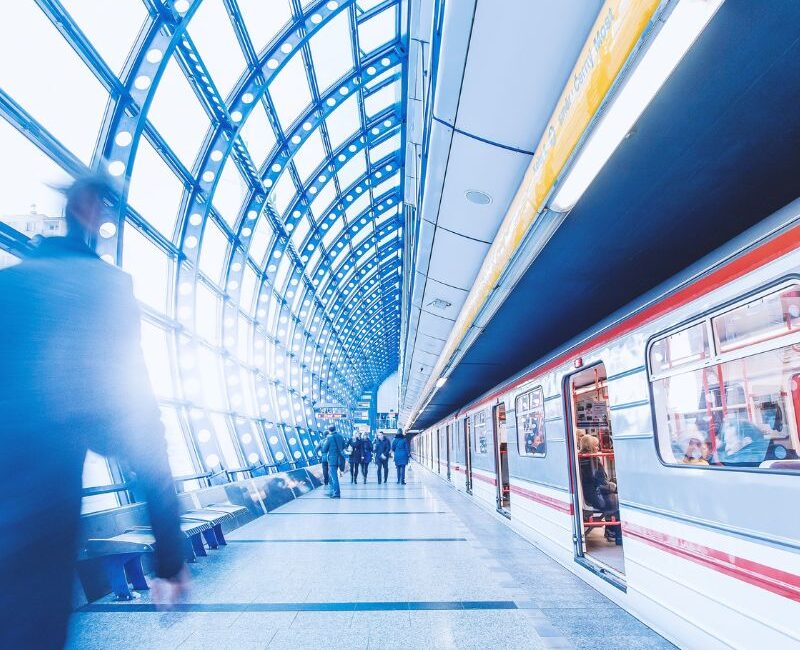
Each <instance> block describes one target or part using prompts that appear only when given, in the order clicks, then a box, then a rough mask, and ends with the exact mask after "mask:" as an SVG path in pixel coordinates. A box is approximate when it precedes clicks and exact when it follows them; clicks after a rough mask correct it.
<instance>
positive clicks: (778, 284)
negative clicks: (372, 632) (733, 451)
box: [644, 274, 800, 476]
mask: <svg viewBox="0 0 800 650" xmlns="http://www.w3.org/2000/svg"><path fill="white" fill-rule="evenodd" d="M793 286H795V287H797V288H798V289H799V290H800V275H798V274H788V275H784V276H781V277H780V278H778V279H776V280H775V281H773V282H770V283H768V284H762V285H760V286H758V287H756V288H754V289H752V290H750V291H747V292H746V293H744V294H741V295H739V296H737V297H735V298H731V299H729V300H725V301H723V302H720V303H719V304H717V305H714V306H708V307H707V308H706V309H704V310H702V311H701V312H699V313H698V314H695V315H693V316H691V317H689V318H687V319H686V320H684V321H681V322H680V323H678V324H677V325H675V326H673V327H670V328H666V329H663V330H660V331H658V332H656V333H655V334H653V335H652V336H650V337H649V338H648V340H647V342H646V344H645V350H644V356H645V367H646V368H647V379H648V381H647V384H648V395H649V399H650V415H651V421H652V428H653V440H654V445H655V450H656V457H657V459H658V461H659V463H661V465H662V466H664V467H667V468H683V469H689V470H695V469H696V470H710V471H727V472H747V473H751V474H752V473H756V474H779V475H783V476H797V475H798V474H800V471H798V470H796V469H783V468H773V467H760V466H741V465H711V464H708V465H703V464H685V463H679V462H669V461H667V460H665V457H664V455H663V453H662V449H661V444H660V436H659V426H658V413H657V409H656V400H655V392H654V388H655V383H656V382H657V381H659V380H663V379H665V378H668V377H673V376H677V375H681V374H685V373H687V372H691V371H697V370H699V369H702V368H706V367H718V366H724V365H725V364H727V363H729V362H731V361H737V360H742V359H747V358H750V357H754V356H757V355H759V354H762V353H764V352H770V351H776V350H780V349H781V348H786V347H790V346H794V345H797V344H800V330H798V332H797V333H796V334H791V335H785V336H777V337H773V338H771V339H768V340H765V341H762V342H760V343H757V344H754V345H751V346H741V347H737V348H735V349H733V350H729V351H726V352H724V353H722V352H720V351H719V350H718V347H717V337H716V333H715V331H714V328H713V325H712V320H713V319H714V318H717V317H719V316H722V315H724V314H726V313H729V312H731V311H733V310H735V309H738V308H740V307H743V306H745V305H746V304H748V303H749V302H754V301H756V300H761V299H763V298H764V297H766V296H768V295H770V294H773V293H779V292H782V291H785V290H786V289H788V288H790V287H793ZM701 322H705V326H706V328H707V336H708V341H709V345H710V346H711V354H710V356H709V358H708V359H706V360H704V361H703V363H700V364H697V365H695V366H688V365H687V366H684V367H681V368H680V369H679V370H675V371H672V372H662V373H654V372H653V370H652V365H651V361H650V354H651V350H652V347H653V345H654V344H655V343H657V342H658V341H660V340H662V339H664V338H666V337H668V336H671V335H673V334H676V333H678V332H680V331H682V330H686V329H689V328H690V327H693V326H695V325H697V324H698V323H701ZM798 437H800V431H798ZM798 451H800V448H798ZM762 462H763V461H762Z"/></svg>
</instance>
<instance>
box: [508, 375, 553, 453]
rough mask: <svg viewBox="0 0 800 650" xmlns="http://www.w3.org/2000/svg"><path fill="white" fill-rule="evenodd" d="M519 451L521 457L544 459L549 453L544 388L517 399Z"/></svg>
mask: <svg viewBox="0 0 800 650" xmlns="http://www.w3.org/2000/svg"><path fill="white" fill-rule="evenodd" d="M515 411H516V417H517V450H518V451H519V454H520V456H535V457H540V458H541V457H542V456H544V455H545V452H546V451H547V443H546V441H545V435H544V392H543V391H542V387H541V386H539V387H538V388H534V389H533V390H529V391H528V392H527V393H523V394H522V395H518V396H517V399H516V406H515Z"/></svg>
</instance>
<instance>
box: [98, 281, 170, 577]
mask: <svg viewBox="0 0 800 650" xmlns="http://www.w3.org/2000/svg"><path fill="white" fill-rule="evenodd" d="M122 284H123V286H122V287H120V286H117V287H116V292H115V293H116V294H117V295H115V296H108V298H109V300H108V303H107V304H108V309H109V310H111V311H112V313H111V314H109V316H110V318H109V320H110V321H111V324H112V328H113V329H114V330H115V331H114V332H109V333H108V334H109V338H110V339H111V342H112V345H113V346H115V347H116V350H115V349H114V348H109V352H110V356H111V357H112V358H110V359H109V360H108V361H109V363H108V366H109V373H108V375H107V378H108V381H109V384H110V386H109V388H110V390H109V402H110V404H113V412H112V417H113V418H114V419H115V421H116V422H115V425H116V426H113V427H112V428H111V432H110V435H106V436H102V437H100V436H98V437H99V438H100V440H96V441H95V443H94V444H95V446H100V447H102V446H106V447H107V448H106V449H98V451H99V452H100V453H102V454H105V455H112V456H116V457H117V458H118V459H119V460H121V461H123V462H125V463H126V464H127V465H128V466H129V467H130V469H131V470H133V472H134V473H135V474H136V479H137V484H138V487H139V490H140V492H141V493H142V494H143V496H144V499H145V501H146V502H147V509H148V512H149V515H150V523H151V525H152V527H153V534H154V535H155V538H156V552H155V570H156V575H158V576H159V577H160V578H173V577H175V576H177V575H178V574H179V573H180V571H181V568H182V567H183V537H184V536H183V533H182V532H181V530H180V526H179V509H178V499H177V497H176V494H175V485H174V482H173V480H172V472H171V471H170V467H169V461H168V458H167V444H166V440H165V437H164V425H163V423H162V422H161V412H160V409H159V407H158V403H157V402H156V399H155V396H154V395H153V389H152V387H151V385H150V379H149V376H148V374H147V367H146V365H145V361H144V355H143V353H142V348H141V342H140V329H141V327H140V313H139V308H138V304H137V303H136V300H135V298H134V296H133V287H132V283H131V280H130V278H129V277H125V282H124V283H122Z"/></svg>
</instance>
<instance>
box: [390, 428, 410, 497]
mask: <svg viewBox="0 0 800 650" xmlns="http://www.w3.org/2000/svg"><path fill="white" fill-rule="evenodd" d="M392 451H393V452H394V464H395V467H397V482H398V484H400V485H405V484H406V465H408V460H409V458H410V456H411V453H410V449H409V447H408V440H406V436H405V434H404V433H403V430H402V429H400V430H398V432H397V435H396V436H395V437H394V440H393V441H392Z"/></svg>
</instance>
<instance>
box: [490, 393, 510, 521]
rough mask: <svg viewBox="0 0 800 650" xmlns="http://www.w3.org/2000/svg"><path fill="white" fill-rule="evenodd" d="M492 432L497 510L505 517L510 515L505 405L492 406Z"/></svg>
mask: <svg viewBox="0 0 800 650" xmlns="http://www.w3.org/2000/svg"><path fill="white" fill-rule="evenodd" d="M492 432H493V434H494V467H495V476H496V479H497V480H496V484H497V510H498V512H500V514H502V515H505V516H506V517H510V516H511V512H510V509H511V483H510V481H509V478H508V438H507V436H506V405H505V404H497V405H496V406H494V407H493V408H492Z"/></svg>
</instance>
